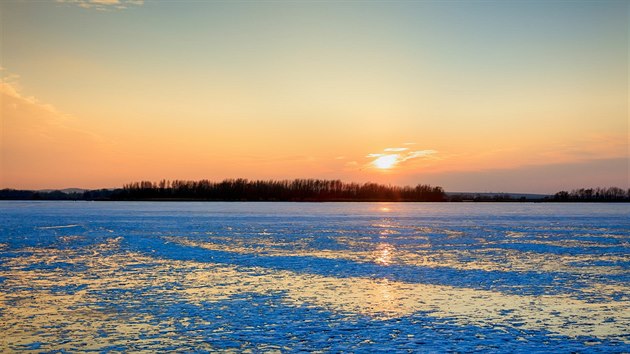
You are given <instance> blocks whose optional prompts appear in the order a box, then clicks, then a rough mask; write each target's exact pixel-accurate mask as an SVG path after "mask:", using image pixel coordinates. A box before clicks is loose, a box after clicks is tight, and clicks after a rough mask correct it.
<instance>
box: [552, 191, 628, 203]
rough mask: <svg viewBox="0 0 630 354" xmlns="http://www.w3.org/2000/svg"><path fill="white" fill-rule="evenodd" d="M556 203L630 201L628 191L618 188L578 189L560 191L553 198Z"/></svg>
mask: <svg viewBox="0 0 630 354" xmlns="http://www.w3.org/2000/svg"><path fill="white" fill-rule="evenodd" d="M553 199H554V201H558V202H600V201H603V202H624V201H625V202H628V201H630V189H628V190H623V189H621V188H618V187H608V188H602V187H597V188H580V189H574V190H572V191H570V192H568V191H560V192H558V193H556V194H554V196H553Z"/></svg>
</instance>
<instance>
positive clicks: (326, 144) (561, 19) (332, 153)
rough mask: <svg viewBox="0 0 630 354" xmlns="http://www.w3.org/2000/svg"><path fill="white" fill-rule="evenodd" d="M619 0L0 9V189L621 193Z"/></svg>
mask: <svg viewBox="0 0 630 354" xmlns="http://www.w3.org/2000/svg"><path fill="white" fill-rule="evenodd" d="M629 4H630V2H628V1H621V0H619V1H585V0H582V1H568V0H567V1H553V0H551V1H536V0H534V1H365V2H362V1H345V2H344V1H340V2H333V1H205V2H203V1H201V2H200V1H151V0H145V1H141V0H134V1H132V0H127V1H125V0H61V1H18V0H5V1H2V2H0V23H1V33H0V35H1V37H0V67H1V70H0V78H1V80H2V81H1V82H0V94H1V101H0V103H1V115H2V125H1V129H2V130H1V133H2V135H1V139H2V140H1V141H0V144H1V161H0V163H1V165H0V188H21V189H48V188H69V187H78V188H111V187H120V186H122V185H123V184H124V183H128V182H132V181H139V180H151V181H157V180H161V179H170V180H173V179H186V180H189V179H193V180H198V179H210V180H221V179H224V178H239V177H242V178H247V179H293V178H326V179H341V180H343V181H346V182H366V181H372V182H378V183H385V184H398V185H415V184H418V183H422V184H432V185H438V186H442V187H444V188H445V189H446V190H447V191H471V192H523V193H554V192H557V191H559V190H571V189H573V188H581V187H595V186H605V187H608V186H618V187H621V188H630V181H629V174H630V173H629V171H630V168H629V165H628V160H629V156H630V145H629V142H628V141H629V124H628V99H629V91H628V78H629V76H628V55H629V49H628V36H629V30H628V22H629V21H628V20H629V14H630V9H629Z"/></svg>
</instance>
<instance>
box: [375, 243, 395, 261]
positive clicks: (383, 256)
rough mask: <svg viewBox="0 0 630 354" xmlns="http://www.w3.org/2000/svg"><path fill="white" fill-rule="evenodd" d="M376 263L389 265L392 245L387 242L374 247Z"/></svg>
mask: <svg viewBox="0 0 630 354" xmlns="http://www.w3.org/2000/svg"><path fill="white" fill-rule="evenodd" d="M375 253H376V259H375V262H376V263H377V264H382V265H390V264H392V254H393V253H394V247H393V246H392V245H390V244H388V243H381V244H379V245H378V247H377V248H376V252H375Z"/></svg>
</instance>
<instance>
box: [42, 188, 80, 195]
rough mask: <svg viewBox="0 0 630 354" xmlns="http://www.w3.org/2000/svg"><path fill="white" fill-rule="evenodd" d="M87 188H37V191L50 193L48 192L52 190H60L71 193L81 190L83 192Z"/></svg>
mask: <svg viewBox="0 0 630 354" xmlns="http://www.w3.org/2000/svg"><path fill="white" fill-rule="evenodd" d="M87 190H88V189H84V188H65V189H39V190H37V192H44V193H50V192H54V191H60V192H64V193H66V194H72V193H83V192H85V191H87Z"/></svg>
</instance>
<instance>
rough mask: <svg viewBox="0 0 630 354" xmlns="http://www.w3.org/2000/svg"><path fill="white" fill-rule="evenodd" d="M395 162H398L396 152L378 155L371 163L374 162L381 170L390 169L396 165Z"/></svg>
mask: <svg viewBox="0 0 630 354" xmlns="http://www.w3.org/2000/svg"><path fill="white" fill-rule="evenodd" d="M397 163H398V154H391V155H383V156H381V157H379V158H378V159H376V160H374V161H372V164H374V166H376V168H380V169H382V170H387V169H390V168H392V167H394V165H396V164H397Z"/></svg>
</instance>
